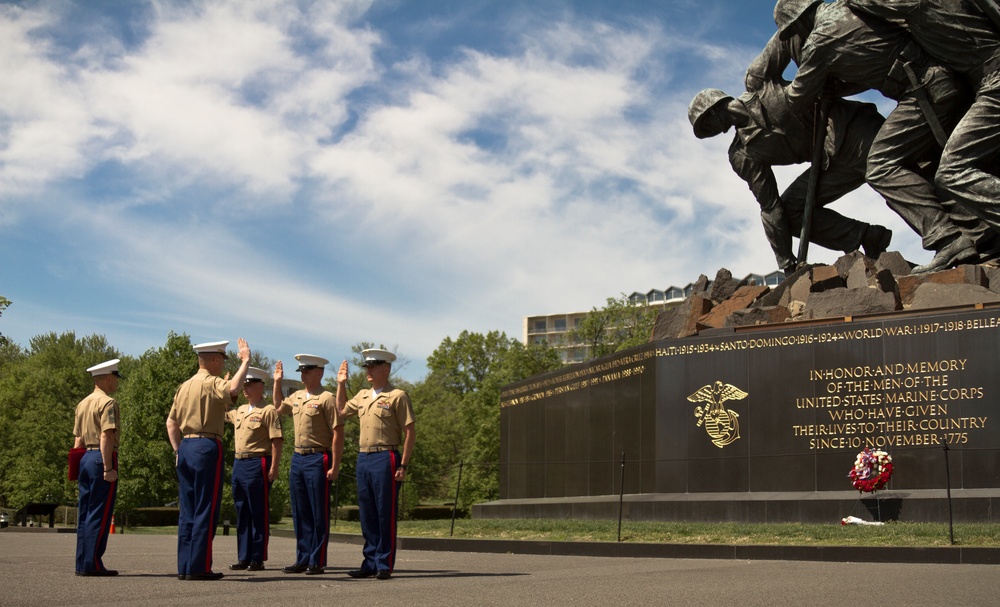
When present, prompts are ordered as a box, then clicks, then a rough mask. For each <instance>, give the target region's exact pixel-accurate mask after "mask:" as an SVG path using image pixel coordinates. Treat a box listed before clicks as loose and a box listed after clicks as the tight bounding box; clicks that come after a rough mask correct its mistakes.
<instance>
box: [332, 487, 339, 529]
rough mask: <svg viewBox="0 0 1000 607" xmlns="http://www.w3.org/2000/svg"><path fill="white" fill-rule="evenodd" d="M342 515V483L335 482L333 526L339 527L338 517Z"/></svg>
mask: <svg viewBox="0 0 1000 607" xmlns="http://www.w3.org/2000/svg"><path fill="white" fill-rule="evenodd" d="M339 514H340V483H338V482H336V481H334V482H333V526H334V527H336V526H337V517H338V515H339Z"/></svg>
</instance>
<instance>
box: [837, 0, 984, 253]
mask: <svg viewBox="0 0 1000 607" xmlns="http://www.w3.org/2000/svg"><path fill="white" fill-rule="evenodd" d="M991 1H992V0H975V3H974V4H973V3H971V2H959V1H957V0H847V4H848V5H849V6H850V7H851V8H853V9H855V10H857V11H859V12H861V13H863V14H868V15H872V16H875V17H881V18H883V19H893V20H898V21H902V22H903V23H904V24H905V25H906V27H907V29H909V31H910V34H911V35H912V36H913V39H914V40H916V41H917V43H918V44H920V46H921V47H923V49H924V50H925V51H926V52H927V54H928V55H930V56H932V57H934V59H936V60H937V61H940V62H941V63H942V64H943V65H945V66H947V67H948V68H949V69H951V70H952V71H954V72H956V73H958V74H961V75H962V76H963V77H964V78H965V79H966V81H967V82H968V84H969V85H970V86H971V87H972V90H973V91H975V92H976V97H975V101H973V103H972V107H971V108H969V110H968V111H967V112H966V114H965V116H964V117H963V118H962V119H961V120H960V121H959V123H958V125H957V126H956V127H955V130H954V132H953V133H952V134H951V137H950V138H949V139H948V143H947V144H946V145H945V148H944V153H943V154H942V156H941V164H940V167H939V168H938V172H937V176H936V183H937V185H938V187H939V188H941V189H942V190H944V191H945V192H946V193H947V194H948V195H950V196H952V197H954V198H955V199H956V200H957V201H958V202H959V203H961V204H962V205H964V206H965V207H966V208H968V210H970V211H972V212H973V213H975V214H976V215H978V216H979V217H981V218H982V219H983V220H985V221H986V223H987V224H989V226H990V227H991V228H993V229H994V230H1000V177H998V176H997V167H998V161H1000V122H998V119H997V118H998V116H1000V22H998V21H1000V14H998V13H997V10H996V7H995V2H994V6H991V5H990V2H991ZM978 7H983V8H978ZM991 8H992V9H993V10H992V11H991V10H984V9H991ZM997 256H1000V251H998V252H997V254H996V255H993V257H997ZM984 261H985V260H984Z"/></svg>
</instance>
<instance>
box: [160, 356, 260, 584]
mask: <svg viewBox="0 0 1000 607" xmlns="http://www.w3.org/2000/svg"><path fill="white" fill-rule="evenodd" d="M238 344H239V357H240V368H239V369H238V370H237V371H236V374H235V375H234V376H233V378H232V379H231V380H228V381H227V380H225V379H223V378H221V377H219V376H220V375H221V374H222V372H223V371H224V369H225V364H226V346H227V345H229V342H228V341H216V342H210V343H203V344H198V345H196V346H194V349H195V351H196V352H198V373H196V374H195V375H194V377H192V378H191V379H189V380H187V381H186V382H184V383H183V384H181V385H180V387H179V388H177V392H176V393H175V394H174V404H173V406H172V407H171V408H170V413H169V414H168V415H167V435H168V436H169V437H170V444H171V445H173V447H174V454H175V456H176V461H177V484H178V488H179V493H180V499H179V504H180V517H179V519H178V522H177V578H178V579H181V580H217V579H219V578H221V577H222V573H221V572H213V571H212V542H213V540H214V539H215V528H216V526H217V525H218V523H219V506H220V504H221V502H222V476H223V475H222V471H223V466H222V457H223V454H222V432H223V430H224V429H225V423H226V411H227V410H228V409H229V406H230V405H232V404H234V403H235V402H236V397H237V396H238V395H239V392H240V388H242V386H243V380H244V379H245V378H246V374H247V369H248V368H249V366H250V346H248V345H247V342H246V340H244V339H243V338H242V337H241V338H240V339H239V342H238Z"/></svg>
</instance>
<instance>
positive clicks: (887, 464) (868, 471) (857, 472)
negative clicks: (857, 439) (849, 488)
mask: <svg viewBox="0 0 1000 607" xmlns="http://www.w3.org/2000/svg"><path fill="white" fill-rule="evenodd" d="M847 476H848V477H849V478H850V479H851V484H852V485H854V488H855V489H857V490H858V491H860V492H862V493H872V492H875V491H878V490H879V489H881V488H883V487H885V485H886V483H888V482H889V479H890V478H892V457H890V456H889V454H888V453H886V452H885V451H882V450H876V451H872V450H871V449H869V448H868V447H865V450H864V451H862V452H861V453H858V457H857V458H856V459H855V460H854V468H852V469H851V472H850V473H849V474H848V475H847Z"/></svg>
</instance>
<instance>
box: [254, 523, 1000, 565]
mask: <svg viewBox="0 0 1000 607" xmlns="http://www.w3.org/2000/svg"><path fill="white" fill-rule="evenodd" d="M273 534H274V535H278V536H281V537H294V533H293V532H292V531H288V530H280V531H275V532H273ZM330 540H331V541H334V542H337V543H342V544H355V545H361V544H363V543H364V540H363V538H362V537H361V536H360V535H354V534H350V533H331V534H330ZM397 541H398V544H397V546H398V548H399V549H400V550H429V551H441V552H482V553H491V554H498V553H499V554H508V553H509V554H532V555H552V556H599V557H600V556H603V557H607V556H614V557H622V558H670V559H729V560H742V561H817V562H838V563H928V564H950V565H996V564H1000V547H998V548H985V547H970V546H954V547H939V548H938V547H935V548H901V547H895V546H861V547H859V546H737V545H731V544H636V543H611V542H551V541H532V540H479V539H456V538H425V537H400V538H398V540H397Z"/></svg>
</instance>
